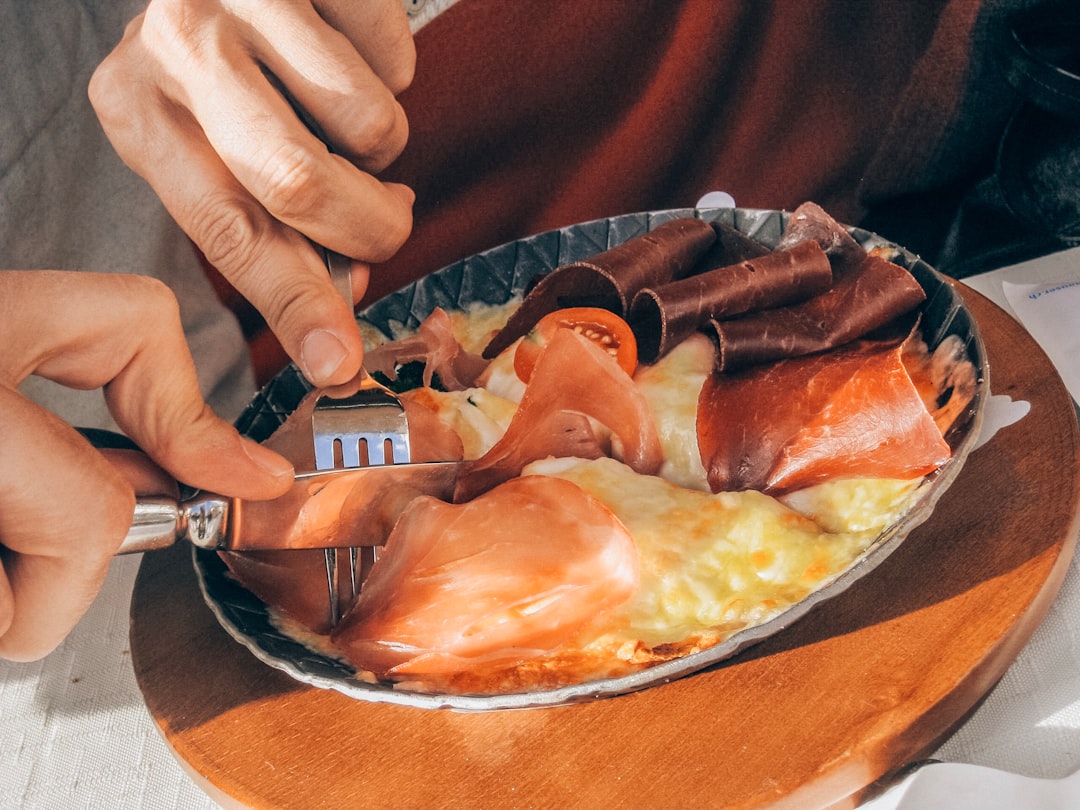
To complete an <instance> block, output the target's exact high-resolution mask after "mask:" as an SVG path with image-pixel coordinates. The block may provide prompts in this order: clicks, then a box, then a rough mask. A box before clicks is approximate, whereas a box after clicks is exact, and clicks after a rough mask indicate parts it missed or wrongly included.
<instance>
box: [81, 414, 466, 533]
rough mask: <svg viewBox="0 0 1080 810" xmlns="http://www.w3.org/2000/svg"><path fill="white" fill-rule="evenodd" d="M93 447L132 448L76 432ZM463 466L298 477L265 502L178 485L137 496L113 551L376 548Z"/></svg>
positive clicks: (448, 487) (448, 493)
mask: <svg viewBox="0 0 1080 810" xmlns="http://www.w3.org/2000/svg"><path fill="white" fill-rule="evenodd" d="M80 432H81V433H82V434H83V435H84V436H86V437H87V438H88V439H89V440H90V441H91V443H92V444H93V445H94V446H95V447H99V448H118V449H128V450H138V449H139V448H138V447H137V446H136V445H135V444H134V443H132V442H131V440H130V439H128V438H127V437H126V436H122V435H120V434H117V433H112V432H110V431H102V430H90V429H80ZM466 463H467V462H464V461H439V462H428V463H418V464H387V465H380V466H371V467H351V468H348V469H336V470H327V471H326V472H311V473H300V474H298V475H297V476H296V478H295V480H294V482H293V485H292V487H291V488H290V489H289V491H288V492H286V493H285V494H284V495H282V496H280V497H278V498H274V499H272V500H267V501H253V500H242V499H240V498H229V497H226V496H223V495H218V494H216V493H213V492H202V491H199V490H194V489H191V488H189V487H184V486H183V485H181V490H182V492H183V494H182V495H181V497H180V498H169V497H158V496H150V497H140V498H138V500H137V502H136V504H135V512H134V515H133V516H132V522H131V528H130V529H129V530H128V533H127V536H126V537H125V538H124V542H123V544H122V545H121V546H120V549H119V550H118V551H117V553H118V554H131V553H136V552H141V551H152V550H154V549H160V548H168V547H169V546H172V545H174V544H175V543H176V542H177V541H179V540H183V539H186V540H188V541H189V542H191V543H193V544H194V545H196V546H198V547H200V548H205V549H218V550H222V551H269V550H275V551H280V550H283V549H313V548H349V547H356V546H377V545H382V543H383V541H384V540H385V539H386V535H387V534H389V532H390V529H392V528H393V525H394V523H395V522H396V521H397V518H398V516H399V515H400V514H401V511H402V510H403V509H404V508H405V507H406V506H407V505H408V503H409V502H410V501H412V500H413V499H414V498H416V497H417V496H419V495H431V496H434V497H436V498H439V499H441V500H446V501H449V500H450V499H451V498H452V496H453V493H454V486H455V484H456V483H457V480H458V477H459V476H460V475H461V472H462V471H463V469H464V467H465V464H466Z"/></svg>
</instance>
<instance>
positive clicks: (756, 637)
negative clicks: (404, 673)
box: [193, 208, 989, 711]
mask: <svg viewBox="0 0 1080 810" xmlns="http://www.w3.org/2000/svg"><path fill="white" fill-rule="evenodd" d="M685 216H696V217H699V218H701V219H706V220H709V221H720V222H725V223H727V224H729V225H733V226H735V227H736V228H738V229H739V230H740V231H743V232H744V233H747V234H749V235H751V236H753V237H754V238H756V239H757V240H759V241H760V242H763V243H764V244H766V245H774V244H776V242H777V240H778V239H779V238H780V235H781V233H782V231H783V229H784V225H785V223H786V221H787V217H788V215H787V214H786V213H783V212H779V211H759V210H747V209H730V208H724V209H703V210H695V209H675V210H667V211H653V212H648V213H640V214H628V215H625V216H619V217H613V218H610V219H600V220H595V221H592V222H585V223H581V224H579V225H572V226H570V227H567V228H561V229H559V230H555V231H549V232H546V233H542V234H538V235H536V236H532V237H529V238H527V239H521V240H518V241H516V242H510V243H508V244H505V245H501V246H499V247H496V248H492V249H491V250H487V251H484V252H483V253H478V254H476V255H475V256H471V257H469V258H467V259H464V260H462V261H459V262H457V263H455V264H452V265H450V266H448V267H445V268H443V269H442V270H440V271H438V272H437V273H433V274H432V275H430V276H428V277H426V278H424V279H421V280H420V281H418V282H416V283H415V284H412V285H410V286H409V287H406V288H404V289H402V290H400V291H398V292H397V293H394V294H393V295H390V296H388V297H386V298H384V299H383V300H381V301H379V302H377V303H376V304H374V305H372V306H371V307H370V308H368V309H367V310H365V311H364V312H362V313H361V315H360V317H361V318H362V319H363V320H366V321H368V322H370V323H372V324H374V325H375V326H377V327H379V328H380V329H382V330H383V331H385V332H387V334H389V332H390V329H389V324H390V323H391V322H397V323H400V324H404V325H405V326H407V327H416V326H417V325H419V323H420V321H422V320H423V319H424V317H425V316H427V315H428V313H430V312H431V311H432V310H433V309H434V308H435V307H443V308H444V309H452V308H459V307H461V306H464V305H466V304H470V303H473V302H476V301H483V302H486V303H491V304H500V303H503V302H505V301H507V300H508V299H509V298H510V297H511V296H513V295H515V294H518V293H520V292H521V291H522V290H523V289H524V288H525V286H526V284H527V283H528V282H529V280H530V279H532V278H533V277H534V276H535V275H536V274H538V273H541V272H546V271H549V270H551V269H553V268H555V267H557V266H559V265H561V264H565V263H568V262H571V261H576V260H580V259H584V258H587V257H589V256H592V255H595V254H596V253H599V252H601V251H603V250H607V249H608V248H610V247H612V246H614V245H617V244H620V243H622V242H625V241H626V240H628V239H631V238H633V237H635V236H639V235H640V234H642V233H644V232H646V231H649V230H651V229H652V228H654V227H656V226H657V225H660V224H661V223H663V222H665V221H667V220H670V219H673V218H676V217H685ZM852 233H853V235H854V236H855V238H856V239H857V240H858V241H859V242H860V243H862V244H863V245H864V246H867V247H871V246H874V245H879V244H880V245H892V243H890V242H888V241H887V240H884V239H881V238H880V237H878V236H876V235H874V234H872V233H869V232H867V231H863V230H859V229H853V230H852ZM893 246H894V247H896V246H895V245H893ZM899 250H900V258H899V259H898V260H897V261H898V262H899V263H901V264H904V265H905V266H906V267H907V268H908V269H909V270H910V271H911V272H912V274H913V275H914V276H915V278H917V279H918V281H919V283H920V284H921V285H922V286H923V288H924V289H925V290H926V293H927V301H926V304H925V306H924V313H923V321H922V329H923V335H924V337H925V338H926V341H927V343H928V344H929V345H930V348H931V349H933V348H935V347H936V346H937V345H938V343H940V342H941V341H942V340H943V339H944V338H945V337H946V336H949V335H958V336H959V337H960V338H961V339H962V340H963V341H964V343H965V345H966V347H967V352H968V357H969V359H970V360H971V362H972V363H973V364H974V365H975V367H976V369H977V372H978V377H979V386H978V390H977V393H976V395H975V398H974V400H973V401H972V403H971V405H970V407H969V411H968V413H967V414H966V415H965V417H964V418H961V419H960V420H958V423H957V425H955V426H954V428H953V429H952V430H951V431H950V433H949V435H948V436H947V437H946V439H947V440H948V441H949V444H950V445H951V447H952V450H953V456H952V458H951V459H950V460H949V461H948V462H947V463H946V464H945V465H944V466H943V467H942V468H941V469H940V470H938V471H936V472H935V473H934V474H933V475H931V476H929V477H928V478H927V480H926V482H925V483H924V484H923V485H922V486H921V487H920V489H919V490H917V491H916V495H915V496H914V498H913V500H912V506H911V508H910V509H909V511H908V512H907V513H906V515H905V516H904V517H903V518H901V519H900V520H899V521H898V522H897V523H895V524H894V525H893V526H890V527H889V528H888V529H887V530H886V531H885V532H883V533H882V534H881V536H880V537H878V538H877V539H876V540H875V541H874V543H873V544H872V545H871V546H870V547H869V548H868V549H867V550H866V551H865V552H864V553H863V554H862V555H861V556H860V557H859V558H858V559H856V560H855V561H854V562H853V563H852V565H851V566H850V567H849V568H848V569H847V570H846V571H844V572H843V573H842V574H840V575H839V576H838V577H836V578H835V579H833V580H832V581H831V582H830V583H828V584H826V585H824V586H823V587H821V588H820V589H819V590H817V591H816V592H814V593H813V594H811V595H810V596H809V597H807V598H806V599H804V600H803V601H801V602H798V603H797V604H795V605H792V606H791V607H790V608H788V609H787V610H786V611H785V612H783V613H781V614H780V615H778V616H776V617H774V618H773V619H771V620H770V621H768V622H765V623H764V624H761V625H758V626H757V627H752V628H749V629H747V630H744V631H741V632H739V633H736V634H735V635H733V636H731V637H730V638H728V639H727V640H726V641H724V642H722V643H720V644H718V645H716V646H715V647H711V648H709V649H707V650H703V651H702V652H698V653H694V654H692V655H687V656H685V657H683V658H679V659H676V660H673V661H668V662H665V663H662V664H659V665H657V666H654V667H652V668H650V669H646V670H644V671H641V672H637V673H634V674H632V675H627V676H624V677H619V678H611V679H607V680H601V681H592V682H589V683H582V684H578V685H575V686H566V687H562V688H559V689H552V690H549V691H537V692H522V693H515V694H503V695H492V696H468V695H447V694H431V693H417V692H406V691H400V690H397V689H394V688H393V687H392V686H389V685H384V684H372V683H367V682H365V681H362V680H359V679H357V678H355V677H354V673H353V670H352V669H351V668H350V667H349V666H348V665H346V664H343V663H342V662H340V661H338V660H336V659H333V658H329V657H327V656H324V655H321V654H319V653H318V652H315V651H313V650H311V649H309V648H308V647H306V646H304V645H303V644H302V643H300V642H298V641H297V640H295V639H293V638H291V637H289V636H288V635H285V634H284V633H282V632H281V631H280V630H279V629H277V628H276V627H275V626H274V624H273V622H272V621H271V619H270V615H269V613H268V611H267V608H266V606H265V605H264V604H263V603H262V602H260V601H259V600H258V599H256V598H255V597H254V596H252V595H251V594H250V593H249V592H248V591H246V590H245V589H244V588H242V587H241V586H240V585H238V584H237V583H236V582H235V581H234V580H233V579H232V578H231V577H230V576H229V574H228V572H227V570H226V568H225V566H224V564H223V563H222V562H221V560H220V559H219V558H218V557H217V555H216V554H214V553H212V552H206V551H203V550H199V549H195V550H194V552H193V553H194V563H195V569H196V572H197V574H198V578H199V583H200V587H201V588H202V592H203V595H204V597H205V599H206V602H207V604H208V605H209V606H210V608H211V609H212V610H213V612H214V614H215V615H216V616H217V618H218V621H219V622H220V623H221V625H222V626H223V627H224V628H225V630H226V631H227V632H228V633H229V634H230V635H231V636H232V637H233V638H235V639H236V640H237V641H239V642H240V643H241V644H243V645H244V646H246V647H247V648H248V649H249V650H251V652H252V653H254V654H255V656H257V657H258V658H259V659H260V660H262V661H264V662H265V663H267V664H269V665H270V666H272V667H276V668H277V669H281V670H283V671H284V672H287V673H288V674H289V675H291V676H292V677H293V678H296V679H297V680H299V681H303V682H304V683H307V684H311V685H312V686H317V687H320V688H324V689H334V690H337V691H339V692H342V693H344V694H346V695H349V696H351V697H354V698H356V699H358V700H368V701H376V702H383V703H396V704H402V705H409V706H416V707H421V708H452V709H457V710H463V711H481V710H492V709H513V708H527V707H539V706H556V705H562V704H567V703H574V702H578V701H585V700H593V699H595V698H598V697H607V696H613V695H619V694H624V693H627V692H634V691H637V690H639V689H644V688H647V687H649V686H653V685H656V684H661V683H665V682H667V681H670V680H673V679H675V678H681V677H684V676H687V675H690V674H692V673H694V672H698V671H700V670H701V669H704V668H705V667H708V666H710V665H712V664H715V663H717V662H719V661H723V660H724V659H726V658H730V657H731V656H733V655H735V654H736V653H738V652H740V651H741V650H743V649H745V648H746V647H748V646H750V645H751V644H754V643H756V642H758V641H761V640H762V639H764V638H767V637H768V636H771V635H773V634H775V633H778V632H780V631H782V630H783V629H784V628H785V627H787V626H788V625H790V624H791V623H792V622H794V621H796V620H797V619H799V618H801V617H802V616H804V615H806V613H807V612H808V611H810V610H811V609H812V608H813V607H814V606H815V605H817V604H820V603H821V602H823V601H825V600H827V599H831V598H832V597H834V596H836V595H838V594H840V593H842V592H843V591H844V590H845V589H847V588H848V587H849V586H850V585H851V584H852V583H853V582H855V581H857V580H858V579H860V578H861V577H863V576H865V575H866V574H867V573H868V572H869V571H871V570H873V568H874V567H875V566H877V565H878V564H879V563H881V561H882V560H884V559H885V558H886V557H887V556H888V555H889V554H890V553H891V552H892V551H893V550H895V549H896V547H897V546H899V544H900V543H901V542H903V540H904V538H905V537H906V536H907V535H908V534H909V533H910V532H911V530H912V529H914V528H915V527H916V526H918V525H919V524H920V523H922V522H923V521H924V520H926V518H927V517H929V515H930V513H931V512H932V511H933V508H934V504H935V503H936V502H937V500H938V498H939V497H940V496H941V494H942V493H943V492H944V491H945V489H946V488H947V487H948V486H949V485H950V484H951V483H952V481H953V480H954V479H955V478H956V476H957V474H958V473H959V472H960V468H961V467H962V466H963V464H964V461H965V459H966V458H967V456H968V454H969V453H970V451H971V449H972V447H973V445H974V443H975V440H976V439H977V437H978V431H979V427H980V425H981V422H982V412H983V407H984V403H985V401H986V399H987V397H988V396H989V382H988V379H987V365H986V354H985V349H984V347H983V344H982V340H981V339H980V337H979V334H978V330H977V328H976V326H975V324H974V322H973V321H972V319H971V316H970V315H969V314H968V311H967V310H966V309H965V307H964V306H963V303H962V302H961V301H960V298H959V296H958V295H957V294H956V293H955V292H954V291H953V289H952V288H951V287H950V286H949V283H948V282H947V281H946V280H945V279H944V278H943V277H942V276H941V275H939V274H938V273H937V272H936V271H935V270H933V269H932V268H931V267H930V266H929V265H927V264H926V263H925V262H923V261H922V260H921V259H919V258H918V257H917V256H915V255H913V254H911V253H909V252H907V251H905V250H903V249H902V248H899ZM308 390H309V386H308V384H307V382H306V381H305V380H304V378H303V377H302V376H301V375H300V373H299V372H298V371H297V370H296V368H295V367H293V366H290V367H288V368H286V369H284V370H283V371H282V372H281V373H280V374H278V375H277V377H275V378H274V379H273V380H272V381H271V382H270V383H269V384H268V385H267V386H266V387H265V388H264V389H263V391H261V392H260V393H259V394H258V395H257V396H256V397H255V399H254V400H253V401H252V402H251V404H250V405H249V406H248V408H247V410H246V411H245V412H244V413H243V414H242V415H241V417H240V419H239V420H238V422H237V425H238V427H239V428H240V430H241V431H242V432H243V433H245V434H246V435H248V436H251V437H253V438H255V439H257V440H260V441H261V440H263V439H265V438H266V437H268V436H269V435H270V434H271V433H273V432H274V431H275V430H276V429H277V427H278V426H279V425H280V424H281V423H282V422H284V420H285V418H286V417H287V416H288V415H289V414H290V413H291V412H292V411H293V409H295V408H296V406H297V405H298V404H299V402H300V400H301V399H302V398H303V397H304V395H305V394H306V393H307V392H308Z"/></svg>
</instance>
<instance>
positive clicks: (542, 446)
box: [454, 329, 664, 502]
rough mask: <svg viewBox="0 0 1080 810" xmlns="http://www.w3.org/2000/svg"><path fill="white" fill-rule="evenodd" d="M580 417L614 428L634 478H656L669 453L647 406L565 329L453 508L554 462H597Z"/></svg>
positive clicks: (598, 353)
mask: <svg viewBox="0 0 1080 810" xmlns="http://www.w3.org/2000/svg"><path fill="white" fill-rule="evenodd" d="M582 416H588V417H592V418H593V419H595V420H597V421H598V422H600V423H601V424H603V425H605V426H606V427H607V428H609V429H610V430H611V431H612V432H613V434H614V435H615V437H616V438H617V439H618V441H619V444H620V446H621V457H622V460H623V461H624V462H626V464H628V465H629V466H630V467H632V468H633V469H634V470H636V471H637V472H640V473H644V474H646V475H654V474H656V473H657V472H658V471H659V469H660V466H661V465H662V464H663V461H664V458H663V450H662V449H661V447H660V439H659V435H658V434H657V430H656V424H655V423H654V422H653V418H652V414H651V412H650V411H649V406H648V403H647V402H646V401H645V398H644V397H643V396H642V394H641V392H640V391H639V390H638V389H637V387H636V386H635V385H634V383H633V380H631V378H630V377H629V376H628V375H627V374H626V372H625V371H623V370H622V369H621V368H619V366H618V364H617V363H616V362H615V361H614V360H613V359H612V358H611V356H610V355H608V354H606V353H605V352H604V351H602V350H601V349H600V348H598V347H597V346H596V345H595V344H594V343H592V342H591V341H589V340H588V339H587V338H584V337H582V336H581V335H578V334H576V333H575V332H574V331H573V330H570V329H559V330H557V331H556V332H555V335H554V336H553V337H552V338H551V340H550V341H549V342H548V344H547V346H546V347H545V348H544V351H543V352H542V353H541V354H540V357H539V359H538V360H537V362H536V367H535V368H534V369H533V373H532V377H530V379H529V384H528V386H527V387H526V388H525V393H524V394H523V395H522V398H521V402H520V403H519V405H518V409H517V412H516V413H515V414H514V418H513V420H511V422H510V425H509V427H508V428H507V430H506V433H505V434H504V435H503V437H502V438H501V439H500V440H499V441H498V442H496V444H495V446H494V447H492V448H491V450H489V451H488V452H487V453H486V454H485V455H484V456H483V457H482V458H480V459H478V460H477V462H476V463H475V464H474V465H472V467H471V469H470V470H469V471H468V472H466V473H465V474H464V475H463V476H462V478H461V480H460V481H459V482H458V489H457V492H455V494H454V500H455V501H457V502H461V501H465V500H468V499H469V498H472V497H475V496H476V495H477V494H479V493H480V492H483V491H484V490H486V489H488V488H490V487H491V486H494V485H495V484H497V483H500V482H501V481H505V480H508V479H510V478H513V477H514V476H515V475H517V474H518V473H519V472H520V471H521V468H522V467H523V466H525V465H526V464H528V463H529V462H530V461H536V460H537V459H541V458H546V457H548V456H556V457H565V456H577V457H582V458H596V457H598V456H599V455H601V452H600V447H599V445H598V444H597V443H596V441H595V438H593V437H592V431H591V430H589V429H588V423H587V421H586V420H584V419H583V418H582Z"/></svg>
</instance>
